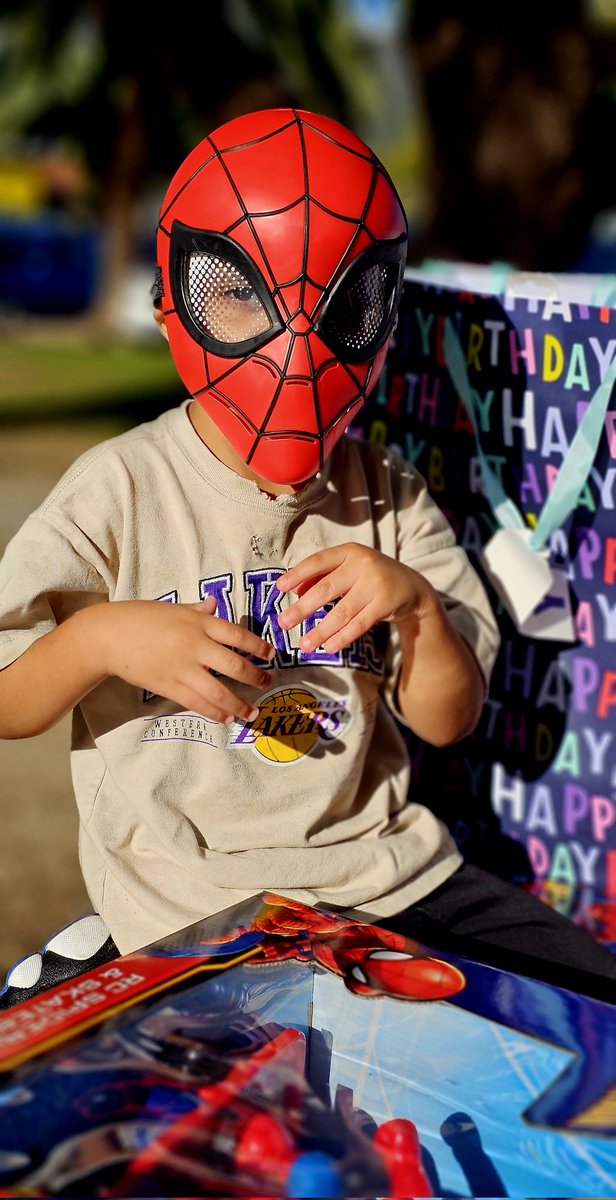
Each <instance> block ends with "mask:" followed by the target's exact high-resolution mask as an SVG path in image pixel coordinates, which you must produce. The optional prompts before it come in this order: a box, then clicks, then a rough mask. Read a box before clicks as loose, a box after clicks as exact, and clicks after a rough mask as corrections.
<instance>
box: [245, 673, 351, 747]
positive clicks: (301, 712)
mask: <svg viewBox="0 0 616 1200" xmlns="http://www.w3.org/2000/svg"><path fill="white" fill-rule="evenodd" d="M350 719H351V718H350V713H349V710H348V708H347V705H346V702H345V701H344V700H339V699H335V700H331V699H327V698H326V697H324V696H319V695H317V693H316V692H314V691H313V690H312V689H311V690H310V691H309V690H308V689H307V688H302V687H287V688H277V689H276V691H274V692H270V693H269V694H268V695H266V696H263V697H262V699H261V700H260V701H259V716H258V717H256V718H255V720H254V721H252V722H251V723H249V724H246V725H242V726H241V727H238V728H237V729H235V728H234V729H232V731H231V736H230V738H229V742H228V747H229V749H231V748H235V747H244V746H246V747H250V749H252V750H253V751H254V752H255V753H256V754H258V755H260V757H261V758H265V759H267V760H268V762H271V763H284V764H288V763H294V762H297V761H298V760H299V759H300V758H304V757H305V756H306V755H307V754H310V753H311V751H313V750H314V748H315V746H318V745H323V744H324V743H327V742H331V741H333V740H334V739H335V738H339V737H340V736H341V734H343V733H344V731H345V729H347V728H348V725H349V723H350Z"/></svg>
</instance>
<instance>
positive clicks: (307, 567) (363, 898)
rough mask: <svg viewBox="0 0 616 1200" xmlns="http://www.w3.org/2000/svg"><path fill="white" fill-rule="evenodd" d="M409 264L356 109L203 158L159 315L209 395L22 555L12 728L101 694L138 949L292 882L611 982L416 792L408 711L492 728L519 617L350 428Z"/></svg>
mask: <svg viewBox="0 0 616 1200" xmlns="http://www.w3.org/2000/svg"><path fill="white" fill-rule="evenodd" d="M405 256H406V222H405V218H404V213H403V210H402V207H401V204H400V201H399V198H398V196H397V194H396V192H395V189H394V188H393V186H392V184H391V181H390V180H389V178H388V176H387V175H386V173H385V171H384V169H383V167H382V166H381V164H380V163H379V162H378V160H377V159H376V158H375V157H374V155H373V154H372V153H371V151H370V150H369V149H368V148H367V147H366V146H365V145H364V144H363V143H362V142H361V141H359V139H357V138H356V137H355V136H354V135H353V134H352V133H350V132H349V131H348V130H346V129H345V128H343V127H342V126H340V125H339V124H337V123H336V122H334V121H332V120H330V119H327V118H323V117H319V116H316V115H314V114H310V113H305V112H297V111H295V110H287V109H280V110H272V111H264V112H258V113H253V114H251V115H248V116H245V117H240V118H238V119H236V120H234V121H231V122H230V123H229V124H227V125H225V126H223V127H222V128H220V129H218V130H216V131H215V132H214V133H212V134H211V135H210V136H209V137H208V138H206V139H205V140H204V141H203V142H201V143H200V144H199V145H198V146H197V147H196V148H195V149H194V150H193V151H192V153H191V154H190V155H189V156H188V158H187V159H186V161H185V162H184V163H183V164H182V166H181V167H180V169H179V170H178V172H177V173H176V175H175V176H174V178H173V180H172V182H171V184H170V187H169V190H168V192H167V195H166V197H165V200H164V202H163V206H162V211H161V217H160V224H159V230H158V260H159V270H158V293H159V294H158V296H157V306H156V320H157V322H158V324H159V326H160V328H161V331H162V332H163V334H164V335H165V336H166V337H167V338H168V341H169V345H170V349H171V353H172V355H173V358H174V361H175V363H176V365H177V368H178V371H179V373H180V375H181V377H182V379H183V381H184V383H185V384H186V386H187V389H188V392H189V394H190V396H191V397H192V399H190V400H188V401H186V403H184V404H183V405H182V406H181V407H180V408H178V409H176V410H173V411H171V412H168V413H165V414H164V415H163V416H162V417H160V418H159V419H158V420H156V421H153V422H151V423H148V424H145V425H142V426H140V427H139V428H137V429H135V430H133V431H132V432H131V433H128V434H124V435H122V436H121V437H119V438H115V439H113V440H111V441H109V442H107V443H104V444H103V445H101V446H99V447H98V448H96V449H95V450H93V451H91V452H89V453H88V454H86V455H84V456H83V457H82V458H81V459H79V461H78V462H77V463H76V464H75V465H74V467H73V468H72V469H71V470H69V471H68V472H67V474H66V475H65V476H64V478H63V479H62V480H61V481H60V483H59V484H58V485H57V487H56V488H55V490H54V491H53V492H52V494H51V495H50V497H49V498H48V499H47V500H46V501H45V503H44V504H43V505H42V506H41V507H40V509H39V510H38V511H37V512H36V513H34V514H33V515H32V516H31V517H30V518H29V519H28V520H27V521H26V523H25V525H24V526H23V528H22V529H21V531H20V532H19V533H18V534H17V536H16V537H15V538H14V540H13V541H12V543H11V545H10V546H9V548H8V550H7V553H6V556H5V559H4V562H3V565H2V573H1V575H0V607H1V611H2V617H1V621H0V629H1V630H2V631H3V632H0V665H2V666H3V667H4V670H3V671H2V672H0V736H3V737H28V736H31V735H33V734H36V733H39V732H41V731H43V730H45V729H47V728H49V727H50V726H51V725H52V724H53V723H54V722H56V721H57V720H58V719H60V718H61V717H62V716H64V715H65V714H66V713H67V712H69V711H70V710H73V713H74V720H73V742H72V765H73V777H74V783H75V790H76V797H77V803H78V806H79V813H80V859H81V865H82V869H83V873H84V877H85V880H86V884H87V887H88V890H89V894H90V896H91V899H92V903H93V905H94V906H95V908H96V910H97V911H98V912H99V913H100V914H101V915H102V916H103V918H104V920H105V921H106V923H107V924H108V926H109V928H110V930H111V933H112V935H113V938H114V939H115V941H116V943H117V946H118V947H119V949H120V951H122V952H126V951H128V950H131V949H134V948H137V947H139V946H142V945H144V944H146V943H149V942H151V941H153V940H155V939H157V938H159V937H161V936H162V935H164V934H166V933H170V932H171V931H174V930H176V929H180V928H182V927H184V926H186V925H188V924H190V923H192V922H193V921H195V920H198V919H199V918H201V917H203V916H206V915H207V914H209V913H211V912H215V911H217V910H220V909H222V908H225V907H227V906H229V905H232V904H234V903H236V902H238V901H240V900H242V899H244V898H246V897H249V896H251V895H254V894H255V893H258V892H260V891H262V890H265V889H271V890H274V891H277V892H279V893H282V894H283V895H285V896H288V897H290V898H292V899H297V900H301V901H304V902H306V903H309V904H311V903H314V904H316V903H319V902H320V903H323V904H325V905H329V906H333V907H335V908H338V909H345V908H349V907H353V908H356V909H358V910H359V911H360V912H361V913H364V914H365V915H366V917H367V918H369V919H372V920H380V921H383V923H385V924H391V925H392V927H393V926H395V927H396V928H403V929H404V931H406V932H408V933H409V935H410V936H418V937H420V938H424V939H425V940H428V939H426V938H425V935H426V933H430V934H431V935H433V936H432V939H431V940H432V943H433V944H436V945H443V944H448V945H451V946H452V948H454V949H456V948H458V949H460V950H461V951H462V952H469V943H468V940H467V938H466V935H467V934H470V935H472V938H473V941H472V942H471V943H470V945H471V946H472V948H473V949H474V953H475V957H477V958H482V957H483V958H484V959H487V960H488V961H492V960H493V959H494V960H495V961H502V956H503V954H504V955H505V958H506V962H504V963H503V965H509V966H510V967H511V969H520V967H521V966H525V969H526V973H528V974H539V975H541V974H542V973H543V975H544V977H545V976H546V973H547V977H552V975H553V977H554V978H555V981H557V982H561V983H562V982H569V983H570V986H578V987H580V989H581V990H588V991H593V989H595V990H596V989H600V988H601V987H602V980H601V976H602V975H607V974H608V973H609V969H610V968H611V967H612V966H613V963H612V960H611V957H610V955H608V954H607V953H606V952H605V951H603V950H601V949H600V948H599V947H598V946H595V944H594V943H593V942H591V941H590V939H589V938H587V937H586V935H583V934H580V933H578V931H577V930H575V929H574V927H573V926H572V925H570V924H569V922H566V921H565V920H564V919H562V918H558V917H556V916H555V914H552V913H551V912H550V911H549V910H548V909H547V908H544V906H542V905H540V904H539V902H537V901H533V900H532V899H531V898H529V897H525V896H523V895H522V894H521V893H519V892H517V891H515V890H514V889H507V888H506V887H505V885H502V884H500V882H499V881H498V880H496V879H493V880H492V878H491V877H490V876H485V875H483V874H482V873H480V872H476V871H475V870H474V869H473V868H470V867H464V868H463V867H462V866H461V859H460V855H459V853H458V851H457V849H456V847H455V845H454V843H453V841H452V839H451V838H450V836H449V834H448V833H447V831H446V829H445V828H444V826H443V825H442V824H441V823H440V822H439V821H438V820H437V819H436V818H435V817H434V816H433V815H432V814H431V813H430V812H429V811H428V810H427V809H426V808H423V807H421V806H419V805H417V804H413V802H412V792H411V802H410V803H409V800H408V795H407V793H408V788H409V766H408V761H407V755H406V752H405V747H404V742H403V739H402V738H401V735H400V732H399V730H398V728H397V725H396V721H395V719H394V718H395V717H398V718H399V719H401V720H402V721H404V722H406V723H408V725H410V726H411V727H412V728H413V729H414V730H415V732H416V733H418V734H419V735H420V736H421V737H423V738H425V739H426V740H428V741H430V742H432V743H435V744H437V745H444V744H446V743H448V742H451V741H452V740H456V739H458V738H461V737H464V736H465V735H466V734H467V733H469V732H470V731H471V730H472V729H473V727H474V725H475V723H476V721H477V719H478V715H479V713H480V710H481V707H482V704H483V701H484V698H485V694H486V687H487V682H488V679H489V675H490V670H491V666H492V662H493V659H494V655H495V651H496V648H497V643H498V635H497V631H496V627H495V623H494V619H493V616H492V613H491V611H490V608H489V605H488V602H487V599H486V596H485V594H484V592H483V589H482V587H481V584H480V582H479V580H478V578H477V576H476V575H475V573H474V572H473V570H472V569H471V567H470V565H469V563H468V561H467V559H466V557H465V555H464V553H463V552H462V550H461V549H460V548H458V547H457V546H456V545H455V541H454V537H453V534H452V532H451V529H450V527H449V526H448V524H447V522H446V521H445V519H444V517H443V516H442V514H441V513H440V511H439V510H438V509H437V507H436V506H435V505H434V503H433V502H432V501H431V499H430V498H429V496H428V494H427V492H426V488H425V485H424V482H423V480H422V479H421V477H420V476H419V475H418V474H417V473H416V472H415V471H414V469H412V468H411V467H409V466H408V465H406V464H405V463H404V462H403V461H402V460H401V459H400V458H399V457H398V456H397V455H396V454H394V453H393V452H390V451H388V450H385V449H383V448H382V447H378V446H373V445H367V444H362V443H360V442H358V441H356V440H354V439H350V438H348V437H345V436H343V435H344V432H345V430H346V428H347V426H348V425H349V423H350V421H351V419H352V417H353V415H354V414H355V413H356V412H357V411H358V409H359V408H360V407H361V405H362V404H363V403H364V400H365V398H366V395H367V394H368V392H369V391H370V389H371V388H372V387H373V386H374V384H375V382H376V380H377V378H378V375H379V372H380V370H381V368H382V366H383V363H384V359H385V355H386V352H387V347H388V344H389V341H390V338H391V335H392V332H393V329H394V325H395V319H396V309H397V303H398V298H399V293H400V288H401V282H402V274H403V269H404V263H405ZM294 597H295V598H294ZM478 901H479V903H478ZM512 906H513V907H512ZM407 910H409V911H407ZM512 912H513V917H512ZM533 923H534V924H535V926H536V929H537V930H539V932H538V933H537V932H536V933H535V934H533V935H532V936H531V935H530V934H529V936H528V938H526V943H527V945H526V949H527V950H528V953H529V955H530V956H531V957H530V960H529V962H530V965H529V962H528V961H527V960H526V959H524V961H523V962H521V960H520V959H519V957H518V958H516V957H515V956H514V957H510V955H511V954H513V953H514V952H515V950H516V949H517V950H519V949H520V947H521V945H522V944H523V935H522V932H521V930H520V924H523V925H525V927H526V928H527V929H530V927H531V925H532V924H533ZM510 925H513V926H514V928H513V932H511V931H510V930H509V931H508V927H509V926H510ZM503 926H505V931H504V932H503ZM555 930H556V931H557V932H556V933H555V932H554V931H555ZM558 931H560V944H559V934H558ZM439 939H440V940H439ZM476 939H479V942H477V941H476ZM481 939H483V941H481ZM503 947H504V949H503ZM499 956H500V959H499ZM572 956H573V957H575V959H576V962H577V966H578V967H579V968H580V970H579V972H578V974H577V975H576V974H575V972H574V973H573V974H571V973H570V972H569V965H568V964H569V962H570V960H571V958H572ZM535 960H536V961H535ZM546 960H549V961H548V962H547V964H546ZM550 962H553V964H555V965H552V966H550ZM612 978H614V976H612ZM571 981H573V982H571Z"/></svg>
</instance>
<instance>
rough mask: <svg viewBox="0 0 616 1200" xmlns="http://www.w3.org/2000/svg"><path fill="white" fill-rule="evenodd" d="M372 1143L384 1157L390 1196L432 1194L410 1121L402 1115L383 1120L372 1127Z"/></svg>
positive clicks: (417, 1141)
mask: <svg viewBox="0 0 616 1200" xmlns="http://www.w3.org/2000/svg"><path fill="white" fill-rule="evenodd" d="M374 1144H375V1146H377V1147H378V1149H379V1150H380V1151H381V1154H382V1155H383V1158H384V1159H385V1162H386V1165H387V1170H388V1172H389V1178H390V1192H391V1196H392V1197H395V1196H414V1197H419V1196H432V1195H433V1194H434V1193H433V1191H432V1188H431V1187H430V1183H429V1181H428V1176H427V1175H426V1172H425V1171H424V1169H423V1166H422V1163H421V1151H420V1147H419V1138H418V1136H417V1129H416V1127H415V1125H414V1124H413V1122H412V1121H408V1120H405V1119H404V1118H403V1117H396V1118H394V1119H393V1120H391V1121H384V1122H383V1124H382V1125H379V1127H378V1129H376V1130H375V1134H374ZM383 1200H386V1198H385V1197H384V1198H383ZM387 1200H388V1198H387Z"/></svg>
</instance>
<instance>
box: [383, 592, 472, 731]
mask: <svg viewBox="0 0 616 1200" xmlns="http://www.w3.org/2000/svg"><path fill="white" fill-rule="evenodd" d="M398 631H399V634H400V643H401V650H402V666H401V669H400V674H399V677H398V690H397V699H398V705H399V708H400V712H401V713H402V715H403V716H404V718H405V720H406V721H407V722H408V724H409V725H410V727H411V729H413V731H414V732H415V733H417V734H418V735H419V737H421V738H423V739H424V741H427V742H430V743H432V744H433V745H436V746H446V745H449V744H450V743H451V742H456V741H459V739H460V738H463V737H466V736H467V734H469V733H472V731H473V729H474V728H475V726H476V724H477V721H478V720H479V716H480V713H481V709H482V707H483V703H484V700H485V681H484V678H483V675H482V673H481V670H480V667H479V664H478V663H477V660H476V658H475V656H474V654H473V652H472V650H471V649H470V646H469V645H468V644H467V642H466V641H465V640H464V638H463V637H462V636H461V635H460V634H459V633H458V632H457V630H456V629H455V627H454V626H453V624H452V623H451V621H450V620H449V618H448V616H447V614H446V612H445V610H444V609H443V608H442V606H440V605H439V606H438V607H437V608H436V609H435V610H434V611H433V612H431V613H430V615H428V616H425V617H422V618H421V619H419V620H413V621H408V622H402V623H400V624H399V625H398Z"/></svg>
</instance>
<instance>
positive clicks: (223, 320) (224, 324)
mask: <svg viewBox="0 0 616 1200" xmlns="http://www.w3.org/2000/svg"><path fill="white" fill-rule="evenodd" d="M184 292H185V296H186V300H187V302H188V307H189V309H190V312H191V315H192V317H193V320H194V321H195V322H196V323H197V325H198V326H199V327H200V328H201V329H202V330H203V332H204V333H205V334H207V335H208V336H209V337H211V338H214V339H215V340H216V341H217V342H223V343H225V344H227V345H233V344H234V343H237V342H244V341H247V340H248V339H249V338H253V337H256V336H258V335H259V334H262V333H265V332H266V331H267V330H268V329H270V328H271V327H272V322H271V319H270V317H269V315H268V313H267V311H266V309H265V307H264V305H263V304H262V302H261V300H260V299H259V296H258V295H257V292H256V291H255V289H254V287H253V286H252V284H251V283H250V282H249V280H248V279H246V277H245V276H244V275H242V272H241V271H240V270H239V269H238V268H237V267H236V266H235V265H234V264H233V263H230V262H227V261H226V260H225V259H224V258H219V257H218V255H216V254H207V253H205V252H201V251H193V252H192V253H190V254H187V255H186V258H185V260H184Z"/></svg>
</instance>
